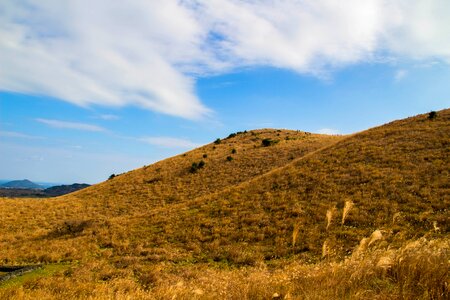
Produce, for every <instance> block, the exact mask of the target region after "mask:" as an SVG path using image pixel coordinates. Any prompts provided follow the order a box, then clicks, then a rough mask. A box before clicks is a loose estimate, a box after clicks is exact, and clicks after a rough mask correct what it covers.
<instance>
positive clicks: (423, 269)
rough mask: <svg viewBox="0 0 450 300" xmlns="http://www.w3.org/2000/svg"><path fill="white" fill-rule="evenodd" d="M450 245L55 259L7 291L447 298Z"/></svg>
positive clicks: (95, 295)
mask: <svg viewBox="0 0 450 300" xmlns="http://www.w3.org/2000/svg"><path fill="white" fill-rule="evenodd" d="M449 246H450V243H449V241H448V240H431V241H428V240H426V239H420V240H417V241H414V242H410V243H408V244H406V245H405V246H404V247H401V248H399V249H389V247H388V248H386V247H384V246H382V245H378V246H372V248H371V249H365V251H363V252H361V251H359V252H355V253H354V254H353V255H352V256H349V257H348V258H347V259H345V260H344V261H341V262H336V261H331V260H327V259H325V260H323V261H321V262H320V263H317V264H304V263H301V262H297V261H280V262H279V265H278V266H277V267H275V268H274V267H273V266H269V265H266V264H265V263H264V262H262V261H261V262H259V264H258V265H257V266H254V267H244V268H224V267H218V266H217V265H216V266H212V265H208V264H186V265H173V264H156V265H147V264H145V263H142V262H137V261H134V262H129V264H128V265H122V266H118V265H115V266H112V265H111V264H110V263H109V262H107V261H105V260H97V261H91V262H87V263H85V264H84V265H81V266H78V267H73V268H71V269H68V270H66V271H65V272H55V269H53V270H52V269H51V267H49V266H48V267H47V270H46V269H44V270H43V271H41V272H38V271H36V272H34V274H30V275H28V276H27V278H26V279H22V280H21V281H20V282H19V281H14V282H13V283H11V284H8V285H6V286H3V287H2V288H0V298H1V299H68V298H69V299H73V298H79V299H273V298H278V299H448V297H449V296H450V294H449V292H450V291H449V285H448V280H449V259H450V255H449V254H450V253H449V249H450V247H449ZM53 268H56V271H58V270H61V268H64V267H62V266H58V267H53ZM49 273H52V274H53V275H52V276H50V277H49ZM24 277H25V276H24Z"/></svg>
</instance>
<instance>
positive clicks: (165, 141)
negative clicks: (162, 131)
mask: <svg viewBox="0 0 450 300" xmlns="http://www.w3.org/2000/svg"><path fill="white" fill-rule="evenodd" d="M138 140H139V141H141V142H144V143H148V144H150V145H154V146H159V147H164V148H196V147H199V146H201V144H198V143H194V142H192V141H190V140H187V139H179V138H173V137H143V138H139V139H138Z"/></svg>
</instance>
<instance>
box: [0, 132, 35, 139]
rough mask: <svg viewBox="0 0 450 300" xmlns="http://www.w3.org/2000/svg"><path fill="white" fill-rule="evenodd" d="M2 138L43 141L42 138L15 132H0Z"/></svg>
mask: <svg viewBox="0 0 450 300" xmlns="http://www.w3.org/2000/svg"><path fill="white" fill-rule="evenodd" d="M0 136H3V137H9V138H21V139H38V140H39V139H43V137H41V136H35V135H29V134H24V133H20V132H15V131H0Z"/></svg>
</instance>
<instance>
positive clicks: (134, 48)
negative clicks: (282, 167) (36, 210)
mask: <svg viewBox="0 0 450 300" xmlns="http://www.w3.org/2000/svg"><path fill="white" fill-rule="evenodd" d="M449 16H450V1H447V0H389V1H388V0H364V1H361V0H278V1H273V0H259V1H258V0H179V1H176V0H165V1H159V0H130V1H110V0H97V1H85V0H67V1H56V0H26V1H25V0H3V1H1V2H0V179H24V178H27V179H30V180H34V181H39V182H55V183H74V182H86V183H91V184H92V183H97V182H101V181H103V180H105V179H107V178H108V177H109V175H111V174H113V173H114V174H119V173H122V172H126V171H129V170H132V169H135V168H138V167H141V166H144V165H148V164H151V163H153V162H156V161H158V160H161V159H164V158H167V157H170V156H173V155H176V154H179V153H183V152H186V151H189V150H190V149H193V148H195V147H198V146H201V145H204V144H207V143H210V142H211V141H213V140H215V139H216V138H218V137H226V136H227V135H228V134H230V133H232V132H236V131H243V130H251V129H258V128H286V129H295V130H303V131H309V132H316V133H323V134H349V133H354V132H358V131H362V130H365V129H368V128H371V127H374V126H377V125H381V124H383V123H386V122H389V121H392V120H395V119H400V118H405V117H408V116H413V115H416V114H419V113H426V112H429V111H432V110H440V109H444V108H448V107H450V18H449Z"/></svg>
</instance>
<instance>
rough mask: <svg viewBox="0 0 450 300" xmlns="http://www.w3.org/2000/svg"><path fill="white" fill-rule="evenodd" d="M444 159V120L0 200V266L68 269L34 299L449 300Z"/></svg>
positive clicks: (243, 152) (229, 147)
mask: <svg viewBox="0 0 450 300" xmlns="http://www.w3.org/2000/svg"><path fill="white" fill-rule="evenodd" d="M264 139H272V140H279V142H278V143H277V144H275V145H272V146H268V147H264V146H263V142H262V141H263V140H264ZM233 149H235V151H233ZM449 152H450V110H443V111H440V112H438V113H437V117H436V118H433V119H429V118H428V115H419V116H416V117H412V118H408V119H404V120H400V121H395V122H392V123H389V124H386V125H383V126H380V127H377V128H373V129H370V130H367V131H364V132H361V133H358V134H355V135H352V136H347V137H326V136H320V135H309V134H306V133H302V132H292V131H276V130H275V131H274V130H263V131H255V132H253V133H252V132H249V133H241V134H238V135H236V136H232V137H230V138H229V139H226V140H222V142H221V143H218V144H210V145H206V146H204V147H201V148H199V149H196V150H193V151H191V152H189V153H186V154H185V155H180V156H177V157H174V158H171V159H168V160H165V161H162V162H159V163H156V164H154V165H151V166H148V167H144V168H142V169H138V170H135V171H131V172H129V173H126V174H123V175H120V176H117V177H115V178H113V179H111V180H108V181H107V182H105V183H102V184H100V185H96V186H92V187H89V188H87V189H84V190H82V191H79V192H76V193H74V194H70V195H66V196H62V197H59V198H56V199H45V200H40V201H39V202H38V201H34V200H31V199H26V200H1V201H0V210H1V211H2V212H3V214H2V215H1V220H0V221H1V224H2V227H1V232H0V233H1V235H0V236H1V238H0V261H3V262H4V263H6V262H9V263H11V262H15V263H37V262H45V263H57V262H61V261H67V262H70V263H71V264H72V267H71V269H70V270H71V271H70V272H65V273H60V274H59V275H57V276H56V277H55V276H54V277H52V278H49V279H46V280H41V281H37V282H34V283H33V285H30V286H32V287H33V288H32V289H31V288H28V287H24V288H22V289H21V291H22V292H23V293H26V294H28V295H32V296H34V297H36V296H40V295H46V296H47V297H55V296H56V295H63V296H61V297H64V295H65V296H66V297H73V295H78V297H91V296H93V295H94V296H96V297H98V296H102V297H105V298H111V297H120V295H123V296H124V297H125V296H129V295H130V294H132V295H133V296H134V297H138V298H146V297H148V298H154V297H156V298H172V297H181V298H225V297H227V298H259V299H260V298H270V297H271V296H273V297H275V296H276V295H275V294H274V292H276V291H278V292H279V293H280V295H284V296H285V297H288V296H289V297H294V298H295V297H299V298H311V299H316V298H337V297H338V298H342V297H354V298H362V296H361V295H363V296H364V297H369V298H370V297H372V298H375V297H378V298H382V299H385V298H393V297H394V298H395V297H403V298H419V297H424V298H430V297H431V298H435V299H445V298H446V297H447V296H448V286H447V285H445V282H446V280H447V279H448V267H447V266H448V257H449V253H448V246H449V245H448V241H449V239H448V236H449V235H448V230H449V227H448V207H449V204H450V197H449V195H450V182H449V178H450V176H449V170H450V161H449ZM204 154H206V157H204ZM228 156H230V157H232V158H233V159H231V160H230V159H227V157H228ZM201 160H203V161H204V163H205V165H204V166H203V167H202V168H199V169H198V168H197V170H195V171H193V172H191V171H190V170H191V166H192V163H194V162H196V163H197V166H198V163H199V162H200V161H201ZM20 220H23V221H22V222H21V221H20ZM17 232H21V233H20V234H18V233H17ZM344 258H345V259H344ZM425 258H426V259H425ZM75 262H78V263H79V264H80V265H77V263H75ZM423 262H426V263H423ZM74 263H75V265H74ZM311 263H313V265H312V266H311V267H310V266H309V264H311ZM242 266H245V268H242V269H241V268H239V267H242ZM236 267H238V269H235V268H236ZM230 268H231V269H230ZM248 268H250V269H248ZM72 274H76V277H72ZM216 279H217V280H216ZM355 280H356V281H355ZM99 282H102V283H99ZM183 282H188V283H189V284H187V285H185V284H184V283H183ZM224 282H229V284H228V285H224V284H223V283H224ZM55 286H58V287H59V291H61V294H58V293H57V292H56V291H54V290H50V289H54V287H55ZM196 287H201V289H200V290H198V289H196ZM205 290H206V291H208V294H205ZM132 291H133V292H132ZM319 291H323V292H320V293H319ZM278 292H277V293H276V294H277V295H278ZM5 293H10V294H5V295H17V294H16V290H14V289H9V290H7V291H6V292H5ZM39 293H41V294H39ZM70 293H71V294H70ZM120 293H122V294H120ZM133 293H134V294H133ZM272 294H273V295H272ZM0 295H2V291H1V289H0ZM70 295H72V296H70ZM358 295H359V296H358Z"/></svg>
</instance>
